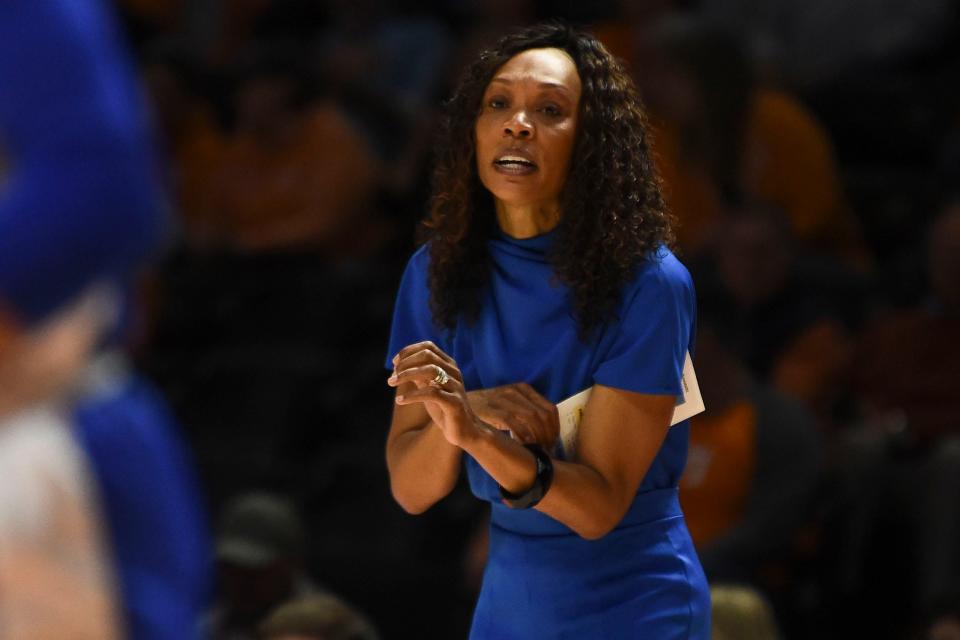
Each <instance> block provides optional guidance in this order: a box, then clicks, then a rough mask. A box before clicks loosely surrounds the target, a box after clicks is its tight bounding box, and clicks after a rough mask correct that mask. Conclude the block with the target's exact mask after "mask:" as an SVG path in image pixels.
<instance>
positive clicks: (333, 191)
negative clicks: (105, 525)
mask: <svg viewBox="0 0 960 640" xmlns="http://www.w3.org/2000/svg"><path fill="white" fill-rule="evenodd" d="M117 8H118V10H119V11H120V12H121V15H122V17H123V20H124V24H125V27H126V30H127V34H128V37H129V39H130V42H131V44H132V46H133V48H134V51H135V53H136V56H137V61H138V65H139V69H140V70H141V77H142V80H143V84H144V89H145V90H146V91H147V93H148V96H149V98H150V103H151V105H152V108H153V116H154V121H155V126H156V134H157V138H158V140H159V141H160V145H161V147H162V149H163V152H164V157H163V159H162V161H161V163H160V166H159V170H160V171H161V173H162V175H163V177H164V180H165V183H166V186H167V188H168V190H169V193H170V194H171V205H172V207H173V209H174V213H175V216H176V218H177V220H178V225H177V230H176V233H175V236H174V237H173V238H172V239H171V241H170V247H169V250H168V252H167V253H166V254H165V256H164V258H163V260H162V261H161V262H160V263H159V264H157V265H156V267H155V268H154V269H153V270H152V271H151V272H150V273H149V274H147V276H146V277H145V278H144V279H143V281H142V282H141V283H140V288H139V291H140V293H139V298H140V306H141V308H142V309H143V313H142V321H141V323H140V327H139V330H138V332H137V333H136V338H135V340H134V341H133V344H131V349H132V350H133V352H134V354H135V356H136V358H137V361H138V363H139V365H140V366H141V368H142V369H143V370H144V371H145V372H146V373H147V374H148V375H149V376H150V377H151V378H152V379H153V380H154V382H155V383H157V384H158V385H159V387H160V388H161V389H162V391H163V393H164V395H165V397H166V398H167V400H168V401H169V403H170V404H171V406H172V408H173V410H174V412H175V414H176V416H177V418H178V419H179V421H180V424H181V425H182V428H183V430H184V434H185V436H186V438H187V440H188V442H189V444H190V445H191V448H192V451H193V455H194V458H195V460H196V464H197V468H198V471H199V474H200V478H201V484H202V487H203V491H204V499H205V501H206V505H207V508H208V510H209V513H210V514H211V522H212V525H213V528H214V530H215V532H216V537H217V546H216V549H217V558H218V585H217V594H216V603H215V605H214V606H213V608H212V609H211V612H210V615H209V618H208V620H207V621H206V622H205V624H206V625H208V630H209V631H210V633H211V634H212V636H211V637H213V638H247V637H249V638H253V637H258V636H257V635H256V633H257V630H258V629H266V630H268V631H269V629H271V628H275V629H280V631H276V633H275V634H274V635H270V636H269V637H271V638H274V637H275V638H282V637H283V635H282V634H283V633H288V634H291V635H292V634H294V633H297V632H298V631H296V629H298V628H299V627H297V625H307V626H309V624H320V622H317V621H318V620H321V621H323V624H329V625H332V626H330V627H329V628H330V629H333V628H334V627H335V625H337V624H339V625H340V627H337V628H340V629H341V631H340V632H338V633H343V634H350V633H352V634H354V635H340V636H330V637H343V638H348V637H355V638H367V637H374V636H373V634H374V633H375V632H374V631H373V628H376V629H378V630H379V633H380V635H381V636H383V637H385V638H403V637H409V638H457V637H465V635H466V630H467V629H468V627H469V617H470V607H471V603H472V602H473V601H474V599H475V591H476V589H477V588H478V585H479V573H480V571H482V567H483V561H484V554H485V549H484V543H485V540H484V534H483V531H484V527H485V520H484V518H485V514H484V513H483V509H482V507H481V503H479V502H478V501H474V500H473V499H472V497H471V496H470V495H469V491H468V490H467V489H466V487H465V486H463V487H461V488H459V489H458V490H457V491H456V492H455V493H454V494H453V495H452V496H451V497H450V498H448V499H447V500H445V501H444V502H442V503H440V504H439V505H437V506H436V507H435V508H434V509H432V510H431V511H430V512H428V513H427V514H425V515H423V516H420V517H418V518H413V517H410V516H407V515H405V514H404V513H403V512H402V510H401V509H400V508H399V507H398V506H396V505H395V504H394V503H393V501H392V498H391V496H390V493H389V487H388V479H387V472H386V466H385V463H384V454H383V447H384V441H385V437H386V431H387V426H388V424H389V417H390V411H391V401H392V397H391V393H390V390H389V388H388V387H387V386H386V383H385V379H386V376H387V373H386V372H385V371H384V370H383V369H382V362H383V360H384V356H385V353H384V350H385V348H386V338H387V334H388V330H389V321H390V314H391V310H392V304H393V297H394V294H395V291H396V286H397V283H398V280H399V276H400V273H401V270H402V267H403V264H404V263H405V261H406V258H407V257H408V256H409V254H410V253H411V251H412V250H413V248H414V246H415V245H414V237H415V230H416V225H417V222H418V220H419V219H420V218H421V217H422V216H423V214H424V213H425V211H426V208H427V206H428V202H427V201H428V194H429V186H430V185H429V184H428V175H429V166H430V158H431V145H432V141H433V133H434V132H435V131H436V129H437V127H438V123H439V118H440V109H441V104H442V100H443V99H444V98H445V97H446V96H447V95H448V92H449V90H450V87H451V84H452V82H453V80H454V79H455V77H456V74H457V73H458V71H459V70H460V69H462V68H463V66H464V63H465V61H467V60H469V59H471V58H472V57H474V56H475V54H476V52H477V51H478V50H479V48H480V47H481V46H482V45H483V44H484V43H485V42H489V41H490V40H491V39H492V38H494V37H496V36H497V35H499V34H500V33H502V32H503V31H504V30H506V29H507V28H509V27H511V26H514V25H522V24H528V23H530V22H533V21H536V20H539V19H544V18H550V17H563V18H566V19H568V20H570V21H572V22H574V23H577V24H580V25H583V26H585V27H587V28H589V29H591V30H592V31H593V32H594V33H595V34H596V35H597V36H598V37H599V38H600V39H601V40H602V41H603V42H604V43H605V44H606V46H607V47H608V48H609V49H610V50H611V51H612V52H614V53H615V54H616V55H617V56H619V57H620V58H621V59H622V60H623V61H624V62H625V64H626V65H627V67H628V69H629V70H630V72H631V73H632V75H633V77H634V79H635V81H636V82H637V84H638V86H639V87H640V89H641V93H642V96H643V98H644V100H645V102H646V105H647V107H648V109H649V112H650V116H651V121H652V123H653V125H654V129H655V131H654V134H655V141H656V142H655V145H656V146H655V148H656V151H657V156H658V163H659V170H660V172H661V174H662V178H663V181H664V188H665V193H666V196H667V201H668V203H669V205H670V206H671V208H672V210H673V212H674V214H675V215H676V218H677V222H678V228H677V231H678V233H677V251H678V255H679V257H680V258H681V260H683V261H684V263H685V264H687V265H688V266H689V268H690V269H691V271H692V273H693V276H694V282H695V283H696V286H697V290H698V304H699V316H698V345H697V353H696V356H695V364H696V368H697V372H698V377H699V381H700V387H701V389H702V391H703V394H704V399H705V403H706V406H707V412H706V413H705V414H703V415H701V416H698V417H696V418H694V419H693V421H692V429H691V443H690V454H689V460H688V464H687V469H686V472H685V474H684V476H683V479H682V481H681V493H680V495H681V502H682V504H683V506H684V511H685V513H686V516H687V521H688V524H689V527H690V530H691V534H692V535H693V538H694V541H695V543H696V544H697V547H698V551H699V553H700V557H701V560H702V561H703V564H704V568H705V571H706V574H707V576H708V578H709V579H710V580H711V583H712V584H714V585H716V589H717V592H716V598H715V607H716V608H717V611H716V612H715V620H716V621H717V633H718V634H722V633H724V631H723V629H722V627H723V625H728V629H729V630H728V631H726V633H727V635H723V636H722V637H724V638H746V637H756V638H761V637H762V638H774V637H782V638H801V639H805V638H818V639H819V638H833V637H837V638H839V637H871V638H874V637H876V638H886V637H890V638H925V637H930V638H958V637H960V591H958V587H960V417H958V416H960V340H958V339H957V338H958V337H960V83H957V81H956V80H957V78H960V11H958V10H957V8H956V7H955V5H954V3H952V2H949V1H948V0H914V1H912V2H902V3H899V4H898V3H875V2H868V1H866V0H844V1H843V2H840V1H837V0H833V1H829V2H828V1H810V0H805V1H800V0H766V1H764V2H752V1H748V0H699V1H697V0H688V1H682V0H675V1H671V0H649V1H645V2H629V1H627V0H622V1H620V2H618V1H616V0H606V1H600V2H590V3H574V2H561V1H560V0H554V1H549V0H541V1H519V0H514V1H504V0H458V1H456V2H449V3H448V2H439V1H436V2H433V3H427V4H426V5H425V4H424V3H412V2H403V1H402V0H393V1H387V0H382V1H377V0H350V1H349V2H347V1H343V0H325V1H323V2H317V1H315V0H242V1H241V0H231V1H227V0H118V2H117ZM574 161H576V158H574ZM331 594H335V595H336V596H337V597H338V598H342V599H343V601H345V602H347V603H350V606H352V607H353V608H354V610H355V611H358V612H362V614H356V615H355V614H353V613H351V612H350V609H349V608H347V607H346V606H345V605H343V602H341V601H339V600H336V599H334V598H333V595H331ZM281 605H283V606H282V607H281V608H280V609H279V610H278V609H277V607H280V606H281ZM268 616H269V621H268V622H267V623H266V626H262V625H264V621H265V620H267V618H268ZM744 616H747V617H748V618H749V617H750V616H753V618H751V619H752V620H753V622H752V623H748V624H747V626H746V627H742V626H741V627H738V625H742V624H743V620H742V618H743V617H744ZM364 618H365V619H366V620H364ZM311 621H312V622H311ZM271 625H276V626H275V627H271ZM284 625H286V626H284ZM351 625H353V626H352V627H351ZM307 626H305V627H304V629H306V628H307ZM347 628H350V629H352V630H351V631H343V630H342V629H347ZM738 628H748V629H751V630H752V631H751V633H754V635H750V636H747V635H742V633H743V632H738V631H737V629H738ZM764 630H766V631H764ZM268 631H265V633H267V632H268ZM300 632H301V633H304V631H300ZM269 633H273V632H269ZM318 633H319V632H318ZM365 634H366V635H365ZM949 634H953V635H949ZM318 637H327V636H318Z"/></svg>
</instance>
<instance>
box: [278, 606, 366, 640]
mask: <svg viewBox="0 0 960 640" xmlns="http://www.w3.org/2000/svg"><path fill="white" fill-rule="evenodd" d="M260 634H261V637H262V640H377V638H378V637H379V636H378V635H377V632H376V631H375V630H374V628H373V625H371V624H370V623H369V622H368V621H367V620H366V619H364V617H363V616H362V615H360V614H359V613H358V612H357V611H355V610H354V609H352V608H351V607H350V606H349V605H347V604H346V603H345V602H343V601H342V600H340V599H339V598H336V597H334V596H331V595H317V596H308V597H306V598H300V599H297V600H292V601H290V602H288V603H286V604H283V605H281V606H280V607H278V608H277V609H275V610H274V611H273V613H271V614H270V616H269V617H268V618H267V619H266V620H265V621H264V623H263V624H262V625H260Z"/></svg>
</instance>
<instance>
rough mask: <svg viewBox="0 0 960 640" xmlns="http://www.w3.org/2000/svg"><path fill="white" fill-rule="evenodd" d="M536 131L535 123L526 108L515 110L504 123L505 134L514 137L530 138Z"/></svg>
mask: <svg viewBox="0 0 960 640" xmlns="http://www.w3.org/2000/svg"><path fill="white" fill-rule="evenodd" d="M535 131H536V130H535V129H534V127H533V123H532V122H531V121H530V118H528V117H527V113H526V111H524V110H517V111H514V112H513V113H512V114H511V115H510V118H509V119H508V120H507V121H506V122H505V123H504V124H503V133H504V135H507V136H511V137H514V138H522V139H529V138H532V137H533V134H534V133H535Z"/></svg>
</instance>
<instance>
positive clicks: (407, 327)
mask: <svg viewBox="0 0 960 640" xmlns="http://www.w3.org/2000/svg"><path fill="white" fill-rule="evenodd" d="M429 260H430V259H429V255H428V253H427V245H424V246H422V247H420V249H418V250H417V252H416V253H414V254H413V256H411V258H410V261H409V262H408V263H407V267H406V269H404V271H403V277H402V278H401V279H400V289H399V290H398V291H397V301H396V303H395V304H394V307H393V324H392V325H391V328H390V341H389V346H388V347H387V356H386V360H385V363H384V366H385V367H386V368H387V369H392V368H393V362H392V360H393V356H395V355H397V353H398V352H399V351H400V350H401V349H403V348H404V347H405V346H407V345H409V344H413V343H415V342H422V341H424V340H430V341H432V342H433V343H434V344H436V345H437V346H438V347H440V348H441V349H443V350H444V351H447V352H449V349H448V346H447V344H446V340H445V339H444V338H445V331H444V330H443V329H442V328H440V327H438V326H437V324H436V323H435V322H434V321H433V314H431V313H430V289H429V287H428V286H427V265H428V264H429Z"/></svg>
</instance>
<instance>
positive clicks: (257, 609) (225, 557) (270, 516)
mask: <svg viewBox="0 0 960 640" xmlns="http://www.w3.org/2000/svg"><path fill="white" fill-rule="evenodd" d="M305 544H306V534H305V531H304V527H303V523H302V522H301V520H300V516H299V515H298V514H297V512H296V511H295V509H294V507H293V505H292V504H290V503H289V502H288V501H286V500H285V499H283V498H281V497H279V496H275V495H271V494H267V493H260V492H257V493H250V494H245V495H241V496H238V497H237V498H236V499H235V500H233V501H232V502H231V503H230V504H229V505H228V506H227V507H226V508H225V510H224V512H223V515H222V519H221V523H220V528H219V531H218V534H217V545H216V546H217V560H218V564H219V598H218V601H217V604H216V605H215V607H214V609H213V610H212V612H211V614H210V616H209V618H208V620H207V622H206V625H205V627H206V629H205V631H206V633H207V635H206V636H205V637H209V638H211V640H244V639H247V638H257V629H258V628H259V625H260V624H261V623H262V622H263V620H264V619H265V618H266V616H267V614H268V613H269V612H270V611H272V610H273V609H274V608H275V607H277V606H278V605H280V603H282V602H285V601H287V600H289V599H291V598H299V597H303V596H308V595H312V594H313V593H314V592H316V590H317V589H316V587H315V586H314V585H313V583H312V582H311V581H310V579H309V577H308V576H307V573H306V569H305V564H304V553H305Z"/></svg>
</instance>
